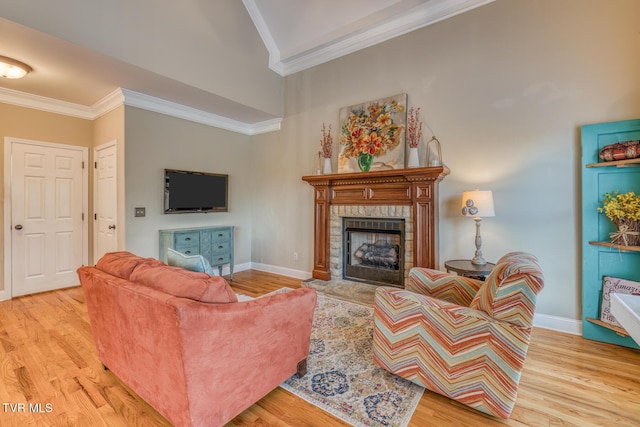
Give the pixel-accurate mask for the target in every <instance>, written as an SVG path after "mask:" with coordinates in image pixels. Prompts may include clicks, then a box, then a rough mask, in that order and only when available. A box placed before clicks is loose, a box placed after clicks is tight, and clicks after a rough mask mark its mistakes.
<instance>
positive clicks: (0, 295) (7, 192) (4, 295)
mask: <svg viewBox="0 0 640 427" xmlns="http://www.w3.org/2000/svg"><path fill="white" fill-rule="evenodd" d="M15 143H17V144H29V145H38V146H41V147H51V148H62V149H67V150H75V151H80V152H81V153H82V162H83V167H82V211H83V217H84V219H83V221H82V264H83V265H87V263H88V260H89V218H88V212H89V209H88V208H89V173H88V172H89V168H88V164H89V148H88V147H81V146H79V145H69V144H58V143H55V142H45V141H35V140H31V139H22V138H14V137H10V136H5V138H4V230H5V231H4V235H3V237H4V289H3V290H1V291H0V301H4V300H8V299H11V298H12V285H13V283H12V271H11V266H12V264H11V263H12V260H13V258H12V255H13V254H12V253H11V248H12V241H11V239H12V236H13V233H12V231H11V227H12V218H11V208H12V206H11V196H12V194H11V177H12V169H13V168H12V160H13V159H12V147H13V144H15Z"/></svg>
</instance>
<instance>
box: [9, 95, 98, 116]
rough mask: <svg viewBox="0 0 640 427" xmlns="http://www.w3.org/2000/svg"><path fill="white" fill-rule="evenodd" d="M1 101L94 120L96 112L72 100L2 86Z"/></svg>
mask: <svg viewBox="0 0 640 427" xmlns="http://www.w3.org/2000/svg"><path fill="white" fill-rule="evenodd" d="M0 102H3V103H5V104H11V105H17V106H18V107H26V108H32V109H34V110H40V111H46V112H48V113H56V114H62V115H65V116H71V117H77V118H80V119H87V120H93V119H94V118H95V114H94V112H93V109H92V108H91V107H87V106H86V105H80V104H74V103H72V102H66V101H60V100H57V99H53V98H47V97H44V96H40V95H32V94H30V93H25V92H20V91H17V90H13V89H7V88H3V87H0Z"/></svg>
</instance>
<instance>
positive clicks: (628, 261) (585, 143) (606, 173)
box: [582, 119, 640, 348]
mask: <svg viewBox="0 0 640 427" xmlns="http://www.w3.org/2000/svg"><path fill="white" fill-rule="evenodd" d="M638 139H640V119H638V120H626V121H620V122H609V123H598V124H592V125H585V126H582V336H583V337H584V338H588V339H592V340H597V341H604V342H608V343H612V344H618V345H622V346H626V347H632V348H639V347H638V345H637V344H636V343H635V341H633V339H632V338H631V337H629V336H623V335H621V334H620V333H618V332H616V331H615V330H613V329H611V328H609V327H607V326H606V324H598V322H599V319H600V310H601V303H602V279H603V277H604V276H613V277H618V278H622V279H627V280H633V281H640V248H638V247H632V248H629V247H624V246H617V245H612V244H610V243H609V242H610V237H609V233H612V232H615V231H616V228H615V226H614V225H613V224H612V223H611V221H610V220H609V219H608V218H607V217H606V216H605V215H604V214H601V213H599V212H598V206H601V205H602V200H603V199H604V194H605V193H613V192H614V191H616V190H618V191H620V192H621V193H626V192H628V191H635V193H636V194H640V159H633V160H624V161H617V162H602V161H600V158H599V156H598V155H599V153H600V150H601V149H602V148H603V147H604V146H605V145H608V144H613V143H616V142H624V141H632V140H638Z"/></svg>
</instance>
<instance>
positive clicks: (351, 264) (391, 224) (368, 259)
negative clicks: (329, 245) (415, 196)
mask: <svg viewBox="0 0 640 427" xmlns="http://www.w3.org/2000/svg"><path fill="white" fill-rule="evenodd" d="M343 237H344V245H343V248H344V257H343V259H344V269H343V271H344V278H345V279H351V280H358V281H363V282H370V283H375V284H383V285H393V286H400V287H402V286H403V279H404V262H403V260H404V220H403V219H377V218H343Z"/></svg>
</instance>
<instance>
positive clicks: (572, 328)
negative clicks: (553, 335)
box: [533, 313, 582, 335]
mask: <svg viewBox="0 0 640 427" xmlns="http://www.w3.org/2000/svg"><path fill="white" fill-rule="evenodd" d="M533 326H535V327H537V328H543V329H551V330H554V331H558V332H564V333H567V334H572V335H582V322H581V321H580V320H575V319H568V318H566V317H558V316H552V315H550V314H539V313H536V314H535V315H534V316H533Z"/></svg>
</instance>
